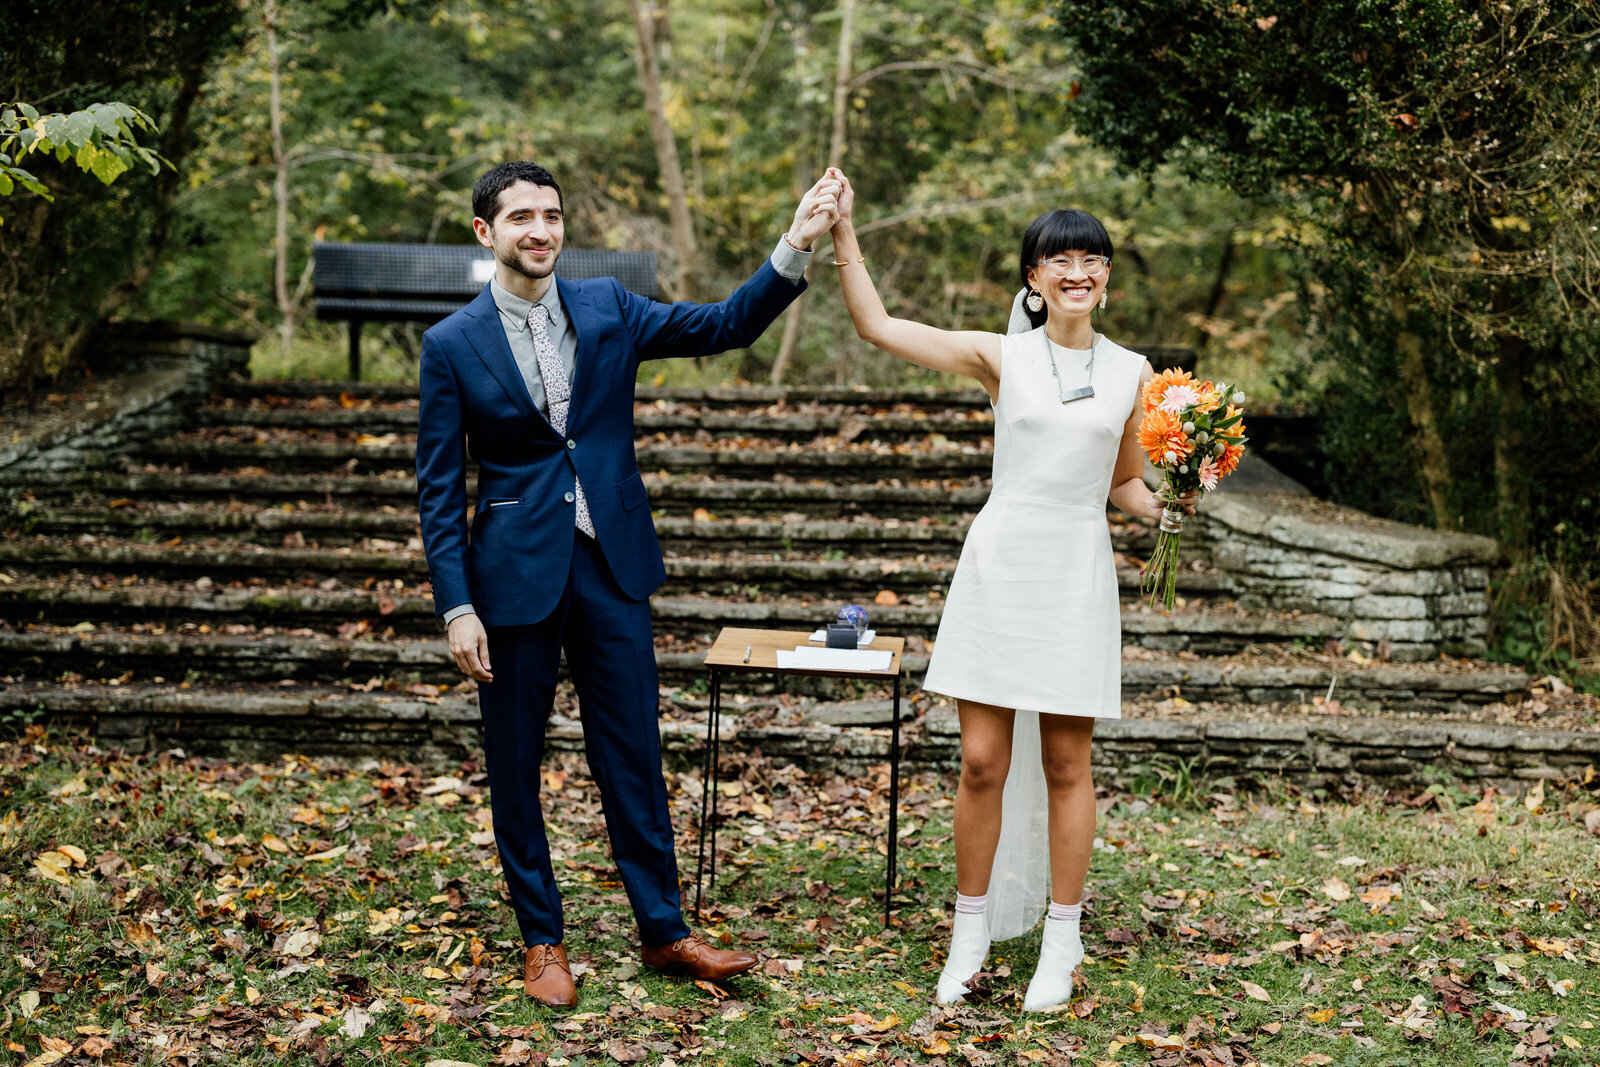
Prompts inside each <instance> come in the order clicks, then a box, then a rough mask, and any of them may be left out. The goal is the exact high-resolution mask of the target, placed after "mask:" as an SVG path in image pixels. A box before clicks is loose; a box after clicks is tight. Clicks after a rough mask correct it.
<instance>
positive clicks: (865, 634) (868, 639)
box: [811, 630, 878, 648]
mask: <svg viewBox="0 0 1600 1067" xmlns="http://www.w3.org/2000/svg"><path fill="white" fill-rule="evenodd" d="M877 636H878V631H876V630H862V631H861V636H860V637H859V638H857V639H856V647H857V648H862V647H865V646H867V645H870V644H872V642H873V640H874V639H875V638H876V637H877ZM827 639H828V631H826V630H815V631H813V632H812V634H811V640H813V641H815V642H816V643H817V644H819V645H820V644H822V642H824V641H826V640H827Z"/></svg>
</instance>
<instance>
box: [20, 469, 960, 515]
mask: <svg viewBox="0 0 1600 1067" xmlns="http://www.w3.org/2000/svg"><path fill="white" fill-rule="evenodd" d="M5 484H6V478H5V475H4V472H3V471H0V486H4V485H5ZM11 484H12V486H13V487H14V488H15V489H16V490H17V491H18V492H25V493H26V494H27V495H28V496H29V497H30V498H32V503H29V504H28V507H27V510H26V511H24V512H22V513H19V514H18V517H17V519H16V520H13V521H15V522H17V523H19V524H26V523H27V522H28V521H29V520H28V515H29V514H30V513H31V510H32V509H33V508H35V507H38V506H39V505H40V503H47V502H52V501H62V500H77V501H79V502H80V503H83V504H89V503H97V502H98V503H103V504H105V505H111V504H113V503H119V502H124V501H126V502H134V501H142V500H161V501H166V502H171V503H185V502H187V503H200V502H208V501H212V502H215V501H226V502H231V503H239V504H259V505H279V506H281V505H283V504H298V503H301V502H305V503H307V504H321V505H325V506H331V505H338V506H341V507H351V508H361V507H371V508H382V507H386V506H387V507H395V508H404V509H408V510H414V509H415V508H416V506H417V487H416V481H415V479H414V478H413V477H412V475H411V474H410V472H409V471H398V470H397V471H392V472H390V473H388V474H386V475H383V476H376V475H370V474H368V475H336V474H298V473H297V474H272V473H263V472H261V471H259V470H258V471H234V472H222V473H204V474H192V473H184V472H181V471H174V470H144V471H129V472H110V471H79V472H74V473H68V474H62V475H60V476H59V477H56V478H54V479H52V480H51V481H50V482H48V483H40V482H39V481H38V480H37V479H32V478H29V479H25V480H19V481H17V482H14V483H11ZM645 486H646V488H648V490H649V492H650V503H651V507H652V508H653V509H655V510H659V511H664V512H666V513H667V514H682V515H685V516H687V515H690V514H692V513H693V512H694V511H695V510H696V509H700V508H703V509H705V510H707V511H711V512H715V513H719V514H724V515H736V514H737V515H747V516H772V515H789V514H801V515H804V516H807V517H812V518H841V517H852V516H857V515H871V516H874V517H876V518H880V519H899V520H901V521H907V520H911V521H920V520H922V519H929V520H933V521H941V522H947V521H954V520H956V519H958V518H960V517H962V516H967V515H971V514H973V513H975V512H977V511H978V509H979V508H981V507H983V504H984V501H986V500H988V499H989V488H988V486H986V485H969V484H966V483H965V482H956V483H952V484H948V485H947V484H941V483H940V482H939V480H937V479H922V480H918V484H904V480H902V479H888V480H886V481H880V482H878V483H877V484H860V483H857V484H832V483H826V482H822V481H820V480H819V481H817V482H815V483H812V482H802V481H772V480H764V481H740V480H712V479H711V478H708V477H706V476H704V475H682V476H678V477H675V478H668V477H663V476H660V475H657V474H656V473H655V472H653V471H649V470H647V471H646V473H645ZM470 489H471V483H470V482H469V493H470ZM3 503H4V501H3V499H0V505H3ZM13 507H15V506H13Z"/></svg>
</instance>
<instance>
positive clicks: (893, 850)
mask: <svg viewBox="0 0 1600 1067" xmlns="http://www.w3.org/2000/svg"><path fill="white" fill-rule="evenodd" d="M899 851H900V676H899V675H898V674H896V675H895V676H894V717H893V719H892V720H891V725H890V728H889V871H888V874H887V876H886V877H885V880H884V886H883V925H884V926H885V927H886V928H887V927H888V926H889V925H890V907H891V905H890V898H891V897H892V896H894V881H895V874H896V873H897V871H898V863H897V860H898V859H899Z"/></svg>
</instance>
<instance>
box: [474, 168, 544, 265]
mask: <svg viewBox="0 0 1600 1067" xmlns="http://www.w3.org/2000/svg"><path fill="white" fill-rule="evenodd" d="M565 222H566V220H565V219H564V218H563V216H562V214H561V198H560V196H558V195H557V194H556V191H555V190H554V189H551V188H549V187H548V186H544V185H534V184H532V183H531V182H517V183H515V184H514V185H512V186H511V187H510V188H509V189H506V190H505V191H504V192H502V193H501V194H500V203H499V206H498V208H497V209H496V211H495V216H494V220H493V225H490V224H489V223H487V222H485V221H484V220H483V219H477V218H475V219H473V220H472V229H473V232H475V233H476V234H477V235H478V243H479V244H481V245H483V246H484V247H485V248H491V249H493V250H494V256H495V258H496V259H498V260H499V261H500V262H501V263H504V264H505V265H506V266H507V267H510V268H511V269H512V270H514V271H516V272H517V273H519V274H523V275H526V276H527V277H529V278H533V279H535V280H537V279H540V278H548V277H549V276H550V272H551V271H553V270H555V269H556V257H557V256H559V255H560V254H561V241H562V238H563V236H564V235H565Z"/></svg>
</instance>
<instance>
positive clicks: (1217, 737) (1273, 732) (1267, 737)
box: [1205, 722, 1308, 744]
mask: <svg viewBox="0 0 1600 1067" xmlns="http://www.w3.org/2000/svg"><path fill="white" fill-rule="evenodd" d="M1307 736H1308V735H1307V733H1306V728H1305V726H1303V725H1301V724H1300V723H1295V722H1214V723H1210V724H1208V725H1207V726H1206V727H1205V737H1206V740H1207V741H1208V742H1211V743H1216V742H1218V741H1246V742H1251V743H1255V744H1263V743H1266V742H1283V741H1292V742H1295V743H1297V744H1298V743H1303V742H1304V741H1305V740H1306V738H1307Z"/></svg>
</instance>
